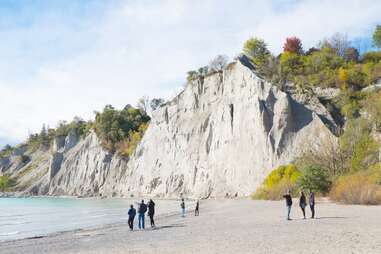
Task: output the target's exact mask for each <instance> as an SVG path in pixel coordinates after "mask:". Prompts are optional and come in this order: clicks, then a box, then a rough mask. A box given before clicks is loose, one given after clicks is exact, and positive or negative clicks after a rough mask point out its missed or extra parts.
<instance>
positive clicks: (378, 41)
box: [373, 25, 381, 48]
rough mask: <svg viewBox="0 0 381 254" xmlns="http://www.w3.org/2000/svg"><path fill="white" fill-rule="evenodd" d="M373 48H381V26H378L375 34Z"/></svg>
mask: <svg viewBox="0 0 381 254" xmlns="http://www.w3.org/2000/svg"><path fill="white" fill-rule="evenodd" d="M373 46H375V47H377V48H381V25H378V26H376V30H375V31H374V33H373Z"/></svg>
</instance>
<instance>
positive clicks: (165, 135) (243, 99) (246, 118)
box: [0, 58, 335, 197]
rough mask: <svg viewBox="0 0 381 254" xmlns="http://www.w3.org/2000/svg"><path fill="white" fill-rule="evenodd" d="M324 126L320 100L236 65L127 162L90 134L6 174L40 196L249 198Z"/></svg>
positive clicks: (163, 114) (190, 91)
mask: <svg viewBox="0 0 381 254" xmlns="http://www.w3.org/2000/svg"><path fill="white" fill-rule="evenodd" d="M327 126H328V127H329V128H331V129H333V128H334V127H335V124H334V122H333V120H332V119H331V117H330V115H329V113H328V112H327V111H326V109H325V108H324V107H323V106H322V105H321V104H320V103H319V102H318V100H308V101H306V100H304V99H301V98H298V97H296V96H291V95H290V94H287V93H284V92H282V91H280V90H279V89H277V88H276V87H275V86H273V85H271V84H269V83H267V82H265V81H264V80H262V79H260V78H258V77H257V76H256V74H255V72H254V68H253V67H252V66H251V65H250V64H249V63H248V62H247V61H246V60H245V59H244V58H243V59H241V60H240V61H237V62H234V63H231V64H230V65H229V66H228V67H227V68H225V69H224V71H223V72H221V73H215V74H211V75H208V76H206V77H204V78H200V79H195V80H193V81H191V82H190V83H189V84H188V85H187V86H186V88H185V89H184V91H183V92H182V93H180V94H179V95H178V96H177V97H176V98H175V99H173V100H172V101H170V102H168V103H167V104H165V105H163V106H162V107H160V108H159V109H158V110H156V111H155V112H154V113H153V116H152V119H151V122H150V125H149V127H148V129H147V131H146V133H145V135H144V137H143V139H142V141H141V143H140V144H139V145H138V147H137V149H136V151H135V153H134V154H133V156H131V158H130V159H129V160H127V159H123V158H121V157H120V156H118V155H115V154H111V153H109V152H107V151H105V150H104V149H102V147H101V145H100V141H99V140H98V138H97V137H96V135H95V133H91V134H90V135H89V136H87V137H86V138H85V139H83V140H79V139H78V137H76V135H75V133H72V134H70V135H68V136H67V137H66V138H61V139H59V138H57V139H56V140H55V144H54V146H53V148H52V151H46V152H39V153H40V154H39V155H36V154H33V155H30V157H31V160H30V161H29V162H27V163H26V165H22V167H21V168H18V169H14V168H13V169H12V171H10V172H12V174H13V175H15V176H16V175H19V174H21V173H22V174H23V175H22V176H21V177H18V179H19V184H18V187H19V189H20V190H22V191H25V192H27V193H32V194H39V195H46V194H48V195H84V196H93V195H96V196H98V195H102V196H142V195H145V196H160V197H178V196H179V195H184V196H187V197H212V196H213V197H225V196H247V195H250V194H251V193H252V192H254V191H255V189H256V188H257V187H258V186H259V185H260V184H261V183H262V181H263V179H264V178H265V177H266V175H267V174H268V173H269V172H270V171H271V169H272V168H274V167H275V166H277V165H280V164H285V163H289V162H291V161H292V160H293V159H295V158H296V157H297V156H299V155H300V154H301V152H302V151H303V150H304V149H306V147H307V148H308V146H311V145H315V146H318V145H319V143H320V142H321V141H322V140H324V139H325V138H327V137H329V136H333V134H332V133H331V131H330V129H329V128H328V127H327ZM37 157H38V158H40V159H39V160H40V162H39V163H36V161H37ZM33 163H34V164H33ZM8 164H9V162H8ZM2 165H3V166H2ZM4 165H5V162H4V163H3V164H1V162H0V170H3V171H5V168H6V167H5V166H4ZM31 165H35V166H33V170H31V169H30V168H29V170H28V171H27V172H25V169H26V168H27V167H31ZM8 168H9V167H8ZM7 170H9V169H7ZM23 172H24V173H23Z"/></svg>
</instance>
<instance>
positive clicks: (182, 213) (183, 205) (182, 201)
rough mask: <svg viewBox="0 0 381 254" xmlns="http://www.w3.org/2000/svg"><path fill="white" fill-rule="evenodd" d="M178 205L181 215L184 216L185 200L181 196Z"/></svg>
mask: <svg viewBox="0 0 381 254" xmlns="http://www.w3.org/2000/svg"><path fill="white" fill-rule="evenodd" d="M180 207H181V216H182V217H185V202H184V199H183V198H182V199H181V204H180Z"/></svg>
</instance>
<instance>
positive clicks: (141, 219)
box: [138, 200, 147, 229]
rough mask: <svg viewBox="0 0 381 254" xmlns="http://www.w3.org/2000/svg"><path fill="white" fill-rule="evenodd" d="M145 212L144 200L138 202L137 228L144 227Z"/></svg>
mask: <svg viewBox="0 0 381 254" xmlns="http://www.w3.org/2000/svg"><path fill="white" fill-rule="evenodd" d="M146 212H147V205H146V204H144V200H142V202H141V203H140V204H139V209H138V214H139V229H144V219H145V218H144V216H145V213H146Z"/></svg>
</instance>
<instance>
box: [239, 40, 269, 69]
mask: <svg viewBox="0 0 381 254" xmlns="http://www.w3.org/2000/svg"><path fill="white" fill-rule="evenodd" d="M243 53H244V54H245V55H246V56H248V57H249V58H250V59H251V60H252V61H253V63H254V64H256V65H257V66H258V67H261V66H264V65H266V63H267V60H268V57H269V56H271V54H270V51H269V50H268V49H267V45H266V43H265V41H264V40H262V39H259V38H250V39H249V40H247V41H246V42H245V43H244V45H243Z"/></svg>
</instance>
